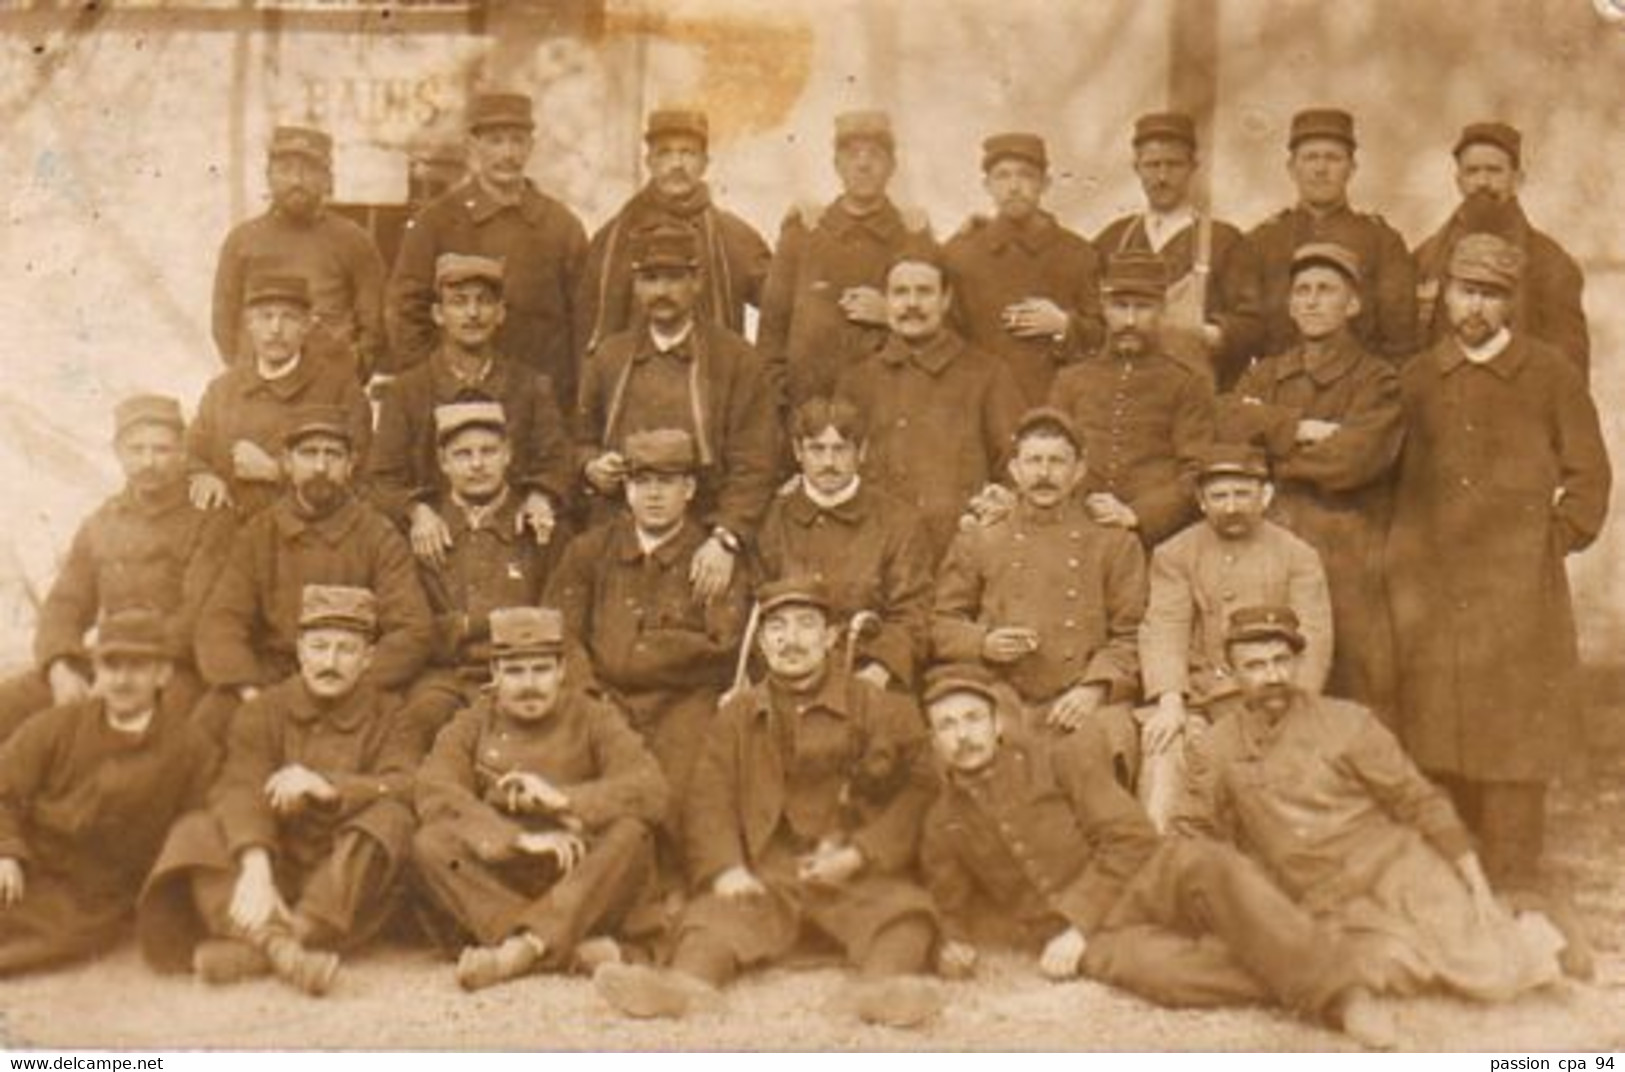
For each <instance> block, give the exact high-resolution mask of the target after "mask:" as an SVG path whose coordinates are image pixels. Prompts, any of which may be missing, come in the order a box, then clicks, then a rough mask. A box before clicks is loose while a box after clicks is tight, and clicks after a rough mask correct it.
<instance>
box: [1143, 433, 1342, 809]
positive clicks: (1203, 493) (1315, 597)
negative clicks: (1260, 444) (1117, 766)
mask: <svg viewBox="0 0 1625 1072" xmlns="http://www.w3.org/2000/svg"><path fill="white" fill-rule="evenodd" d="M1274 494H1275V487H1274V485H1273V484H1271V483H1270V479H1269V466H1268V463H1266V462H1265V460H1264V453H1263V451H1261V450H1259V449H1258V448H1256V447H1249V446H1240V445H1234V444H1218V445H1215V446H1213V447H1211V448H1209V450H1208V454H1207V459H1206V461H1205V463H1204V464H1203V466H1202V482H1201V484H1200V485H1199V486H1198V488H1197V501H1198V502H1199V503H1200V504H1201V510H1202V516H1203V520H1202V521H1200V522H1198V523H1197V524H1194V525H1192V526H1191V527H1190V528H1188V529H1186V530H1185V531H1184V532H1181V533H1180V534H1179V535H1178V536H1175V537H1174V538H1173V539H1171V540H1168V541H1167V542H1166V543H1164V544H1162V546H1160V547H1158V548H1157V549H1156V550H1155V551H1153V552H1152V553H1151V599H1150V603H1149V604H1148V605H1147V607H1146V611H1145V620H1144V621H1143V622H1141V623H1140V667H1141V671H1142V673H1143V675H1144V678H1145V697H1146V700H1147V701H1149V702H1152V703H1155V704H1156V708H1155V709H1154V711H1152V712H1149V713H1148V714H1147V717H1146V721H1145V727H1144V735H1143V736H1144V745H1145V756H1146V769H1145V774H1144V776H1143V779H1142V784H1141V786H1140V795H1141V799H1142V800H1144V801H1145V804H1146V810H1147V811H1148V812H1149V813H1150V815H1151V819H1152V821H1153V822H1154V823H1155V824H1156V825H1157V827H1158V829H1161V828H1162V827H1163V825H1164V824H1165V823H1166V822H1167V819H1168V813H1169V809H1170V808H1171V807H1172V806H1173V802H1174V799H1175V797H1176V795H1177V793H1178V791H1179V789H1180V787H1181V785H1182V784H1183V782H1184V776H1185V764H1184V749H1183V748H1182V747H1176V746H1178V745H1181V744H1182V743H1183V740H1184V738H1185V731H1186V729H1187V727H1189V725H1190V714H1191V711H1192V710H1193V709H1194V710H1196V711H1198V712H1200V714H1201V716H1202V720H1203V721H1202V723H1201V724H1200V725H1199V726H1197V727H1196V729H1197V730H1198V731H1200V730H1201V729H1203V728H1204V727H1205V726H1206V725H1207V724H1208V723H1212V722H1218V721H1220V719H1221V718H1223V717H1224V716H1225V714H1227V713H1228V712H1229V711H1230V710H1231V708H1232V707H1233V706H1234V698H1235V695H1236V684H1235V682H1233V681H1231V680H1230V678H1229V676H1228V674H1227V665H1228V664H1227V663H1226V662H1225V659H1224V637H1225V627H1226V625H1227V623H1228V620H1229V615H1230V614H1231V612H1233V611H1234V610H1236V608H1238V607H1246V606H1252V605H1255V604H1260V603H1272V604H1277V605H1283V606H1289V607H1292V608H1293V610H1295V611H1296V612H1297V614H1298V617H1299V619H1300V620H1301V621H1303V622H1304V634H1305V636H1306V637H1307V638H1308V647H1309V655H1308V657H1307V659H1306V660H1305V665H1304V676H1303V681H1304V686H1305V687H1306V688H1309V689H1312V690H1314V691H1315V692H1317V693H1318V692H1319V691H1320V690H1321V688H1322V687H1323V686H1324V685H1325V683H1326V674H1327V671H1328V669H1329V667H1330V666H1331V661H1332V652H1333V636H1334V633H1333V628H1332V604H1331V595H1330V590H1329V588H1328V586H1327V583H1326V571H1325V569H1324V568H1323V567H1322V566H1321V563H1320V556H1319V555H1318V554H1316V552H1315V549H1314V548H1313V547H1311V546H1310V545H1309V544H1307V543H1305V542H1304V541H1303V540H1301V539H1299V538H1298V537H1297V536H1294V535H1293V534H1292V533H1290V532H1288V531H1287V530H1286V529H1284V528H1282V527H1281V526H1279V525H1276V524H1274V523H1272V522H1269V521H1266V520H1264V512H1265V511H1266V510H1267V509H1268V508H1269V505H1270V502H1271V500H1272V499H1273V497H1274Z"/></svg>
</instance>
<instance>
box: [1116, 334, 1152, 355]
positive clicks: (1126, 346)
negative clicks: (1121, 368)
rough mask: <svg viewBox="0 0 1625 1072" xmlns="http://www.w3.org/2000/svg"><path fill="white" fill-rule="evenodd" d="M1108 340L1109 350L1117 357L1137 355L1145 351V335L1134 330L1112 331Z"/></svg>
mask: <svg viewBox="0 0 1625 1072" xmlns="http://www.w3.org/2000/svg"><path fill="white" fill-rule="evenodd" d="M1109 342H1110V344H1111V352H1112V353H1114V354H1116V355H1117V356H1118V357H1139V356H1140V355H1141V354H1143V353H1145V350H1146V345H1147V340H1146V337H1145V335H1144V334H1143V333H1142V332H1140V331H1138V330H1136V329H1129V330H1127V331H1114V332H1112V334H1111V336H1110V339H1109Z"/></svg>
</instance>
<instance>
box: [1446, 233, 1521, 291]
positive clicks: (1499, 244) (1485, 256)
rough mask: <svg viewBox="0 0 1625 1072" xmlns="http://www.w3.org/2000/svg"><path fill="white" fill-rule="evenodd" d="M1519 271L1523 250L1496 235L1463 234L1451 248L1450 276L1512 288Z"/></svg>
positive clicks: (1507, 288) (1516, 284)
mask: <svg viewBox="0 0 1625 1072" xmlns="http://www.w3.org/2000/svg"><path fill="white" fill-rule="evenodd" d="M1522 272H1523V254H1522V253H1520V252H1519V251H1518V247H1517V246H1514V245H1513V244H1512V243H1511V242H1508V241H1507V240H1506V239H1504V238H1502V237H1500V236H1499V235H1492V234H1484V233H1482V232H1480V233H1477V234H1470V235H1466V236H1464V237H1463V238H1461V239H1460V240H1459V241H1458V242H1457V243H1456V246H1455V248H1454V249H1452V250H1451V251H1450V268H1449V274H1450V277H1451V278H1452V279H1462V280H1466V281H1467V282H1471V283H1484V284H1487V285H1489V286H1492V287H1500V288H1501V289H1503V290H1513V289H1515V288H1516V287H1517V286H1518V276H1519V275H1521V274H1522Z"/></svg>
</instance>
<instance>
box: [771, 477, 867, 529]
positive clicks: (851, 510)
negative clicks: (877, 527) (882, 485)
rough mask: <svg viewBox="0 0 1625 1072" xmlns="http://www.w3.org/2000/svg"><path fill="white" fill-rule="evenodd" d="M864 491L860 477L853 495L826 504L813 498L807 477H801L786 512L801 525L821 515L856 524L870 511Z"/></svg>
mask: <svg viewBox="0 0 1625 1072" xmlns="http://www.w3.org/2000/svg"><path fill="white" fill-rule="evenodd" d="M863 491H864V485H863V481H862V478H861V477H860V478H859V479H858V482H857V486H856V487H855V488H853V489H852V494H851V495H849V496H847V497H846V498H844V499H842V500H841V501H840V502H837V503H833V504H831V505H828V506H825V505H823V504H821V503H818V502H815V501H814V500H813V497H812V496H811V495H810V494H809V493H808V491H807V484H806V480H805V478H800V482H799V483H798V484H797V486H796V490H795V491H793V492H792V493H791V494H790V500H789V502H787V503H786V504H785V507H784V509H785V513H787V514H789V515H790V520H792V521H794V522H796V523H797V524H799V525H811V524H812V523H813V522H814V521H817V520H818V518H819V517H833V518H835V519H836V520H837V521H841V522H844V523H846V524H848V525H856V524H858V523H859V522H861V521H862V520H863V518H864V515H865V514H866V513H868V510H867V504H868V496H866V495H865V494H864V493H863Z"/></svg>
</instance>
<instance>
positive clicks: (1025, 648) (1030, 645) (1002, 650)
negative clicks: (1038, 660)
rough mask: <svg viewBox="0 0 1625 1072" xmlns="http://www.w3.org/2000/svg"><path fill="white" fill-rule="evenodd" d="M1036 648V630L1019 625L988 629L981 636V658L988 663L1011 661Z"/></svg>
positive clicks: (1028, 653) (1030, 652)
mask: <svg viewBox="0 0 1625 1072" xmlns="http://www.w3.org/2000/svg"><path fill="white" fill-rule="evenodd" d="M1037 650H1038V630H1036V629H1028V628H1025V627H1024V626H1019V625H1001V626H999V627H997V628H995V629H989V630H988V632H987V635H986V636H984V637H983V638H982V658H984V659H986V660H987V661H988V662H990V663H1001V664H1002V663H1013V662H1015V661H1016V660H1017V659H1020V658H1022V657H1023V656H1026V655H1030V654H1032V653H1033V652H1035V651H1037Z"/></svg>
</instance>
